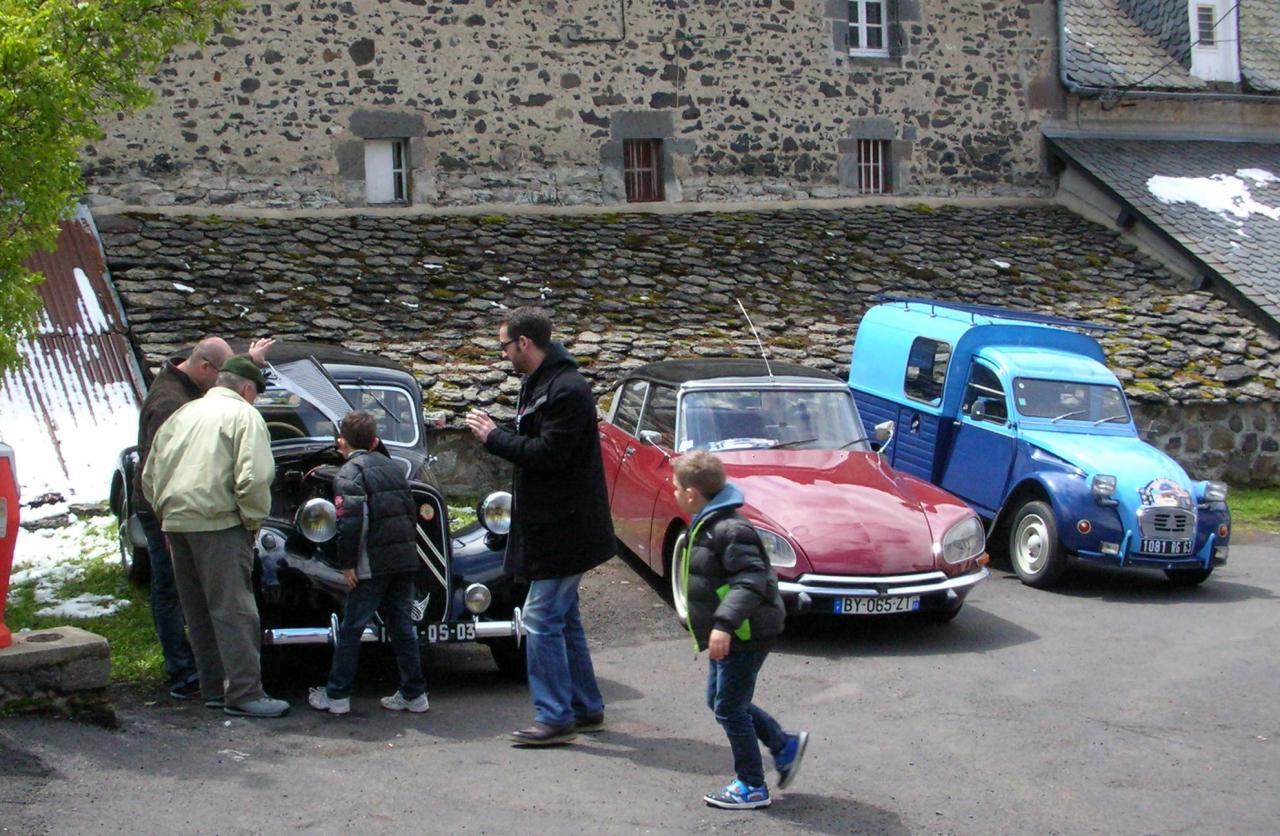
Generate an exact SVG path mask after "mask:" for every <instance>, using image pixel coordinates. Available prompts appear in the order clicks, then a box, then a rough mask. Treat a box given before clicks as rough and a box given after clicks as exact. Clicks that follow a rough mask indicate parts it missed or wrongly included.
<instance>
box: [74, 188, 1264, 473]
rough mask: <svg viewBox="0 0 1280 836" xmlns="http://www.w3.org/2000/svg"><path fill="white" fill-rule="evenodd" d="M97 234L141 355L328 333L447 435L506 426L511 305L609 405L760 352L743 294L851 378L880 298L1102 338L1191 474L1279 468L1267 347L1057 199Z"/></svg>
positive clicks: (764, 320) (109, 227) (782, 352)
mask: <svg viewBox="0 0 1280 836" xmlns="http://www.w3.org/2000/svg"><path fill="white" fill-rule="evenodd" d="M97 221H98V225H99V229H100V232H101V233H102V237H103V242H104V245H105V248H106V252H107V261H108V266H109V268H110V270H111V273H112V276H113V279H114V281H115V284H116V287H117V289H118V290H119V292H120V296H121V298H122V300H123V303H124V306H125V310H126V313H127V316H128V318H129V321H130V326H131V329H132V336H133V339H134V340H135V342H136V344H137V347H138V349H139V353H140V355H141V356H142V357H143V358H144V360H145V363H146V364H148V365H155V364H156V363H158V361H159V360H160V359H162V358H163V357H164V356H166V355H168V354H170V353H173V352H176V351H179V350H182V349H184V348H186V347H188V346H190V345H191V344H192V343H193V342H194V341H195V340H197V339H199V338H200V337H201V336H203V335H205V334H207V333H221V334H224V335H227V336H241V337H249V336H256V335H262V334H272V335H277V336H282V337H292V338H305V339H310V340H319V341H324V342H338V343H342V344H344V345H346V346H348V347H351V348H357V349H364V350H370V351H377V352H381V353H384V354H387V355H389V356H391V357H394V358H395V359H397V360H399V361H400V362H402V363H404V364H405V365H406V366H407V367H409V368H410V369H412V370H413V372H414V374H415V375H416V376H417V378H418V379H419V380H420V381H421V383H422V385H423V387H424V391H425V399H426V409H427V410H428V411H431V412H439V413H443V414H444V418H445V424H446V425H447V426H448V427H451V428H453V429H458V428H460V427H461V417H462V415H463V414H465V411H466V410H467V409H468V408H469V407H471V406H480V407H484V408H487V409H490V410H491V411H493V412H494V414H495V415H496V416H497V417H499V418H503V417H510V415H511V408H512V404H513V403H514V398H515V395H516V392H517V388H518V386H517V382H516V380H515V378H514V377H512V375H511V374H510V370H509V367H506V365H505V364H504V363H503V362H501V361H500V359H499V355H498V347H497V341H496V337H495V334H496V323H497V316H498V314H500V313H501V311H502V310H504V309H505V308H506V307H513V306H516V305H520V304H528V303H538V304H542V305H544V306H546V307H547V308H549V309H550V310H551V311H552V313H553V316H554V318H555V320H556V324H557V331H558V334H559V335H560V336H561V337H562V338H563V339H564V341H565V343H566V345H567V346H568V347H569V349H570V350H571V351H572V352H573V353H574V355H575V356H577V357H578V359H579V360H580V361H581V362H582V364H583V368H584V372H585V373H586V375H587V376H588V378H589V379H590V380H591V381H592V383H593V385H594V386H595V388H596V390H597V393H600V394H603V392H604V391H605V389H606V388H607V387H608V386H609V385H610V384H611V382H612V381H614V380H616V379H617V377H618V374H619V372H620V371H621V370H623V369H626V368H630V367H634V366H637V365H640V364H642V363H645V362H649V361H653V360H659V359H664V358H669V357H688V356H755V355H756V353H757V349H756V346H755V342H754V340H753V339H752V337H751V335H750V332H749V331H748V330H747V328H746V327H745V325H744V323H743V320H742V316H741V314H740V313H739V311H738V307H737V302H736V301H735V300H737V299H741V300H742V303H743V304H744V305H745V306H746V308H747V310H748V311H750V312H751V315H752V318H753V319H754V321H755V324H756V327H757V328H758V329H759V330H760V334H761V337H762V338H763V340H764V342H765V343H766V344H767V345H768V347H769V352H770V354H771V356H773V357H777V358H781V359H788V360H795V361H799V362H803V363H806V364H808V365H812V366H815V367H819V368H824V369H828V370H830V371H832V372H833V373H835V374H837V375H841V376H844V375H846V374H847V373H848V365H849V355H850V350H851V348H852V345H853V338H854V334H855V332H856V326H857V322H858V320H859V318H860V316H861V314H862V312H863V311H864V310H865V309H866V308H867V307H868V306H869V305H870V304H872V303H873V297H874V296H875V295H876V294H878V293H884V292H895V293H907V294H913V295H918V296H928V297H933V298H941V299H957V300H962V301H967V302H978V303H988V304H990V303H998V304H1003V305H1007V306H1011V307H1017V308H1024V309H1032V310H1039V311H1050V312H1054V313H1057V314H1060V315H1065V316H1069V317H1073V318H1078V319H1084V320H1089V321H1093V322H1098V323H1103V324H1108V325H1111V326H1114V329H1115V330H1114V331H1111V332H1109V333H1108V334H1106V335H1104V336H1103V337H1102V343H1103V346H1104V348H1105V349H1106V351H1107V352H1108V355H1109V357H1110V361H1111V363H1112V365H1113V367H1114V368H1115V371H1116V374H1117V376H1118V377H1119V378H1120V379H1121V381H1123V383H1124V385H1125V389H1126V392H1127V394H1128V395H1129V397H1130V399H1131V400H1132V401H1133V402H1134V404H1135V407H1136V409H1137V411H1138V412H1139V414H1140V415H1143V416H1147V417H1149V418H1154V419H1156V427H1155V428H1153V430H1152V432H1153V434H1154V435H1155V436H1156V437H1157V438H1167V439H1169V441H1168V443H1167V445H1166V446H1168V447H1169V449H1170V452H1171V453H1172V454H1173V455H1175V457H1178V458H1180V459H1181V460H1182V461H1183V462H1184V463H1185V464H1186V465H1187V466H1188V468H1189V469H1190V470H1191V472H1193V473H1195V474H1196V475H1198V476H1200V477H1202V478H1209V477H1211V476H1218V475H1222V474H1225V473H1230V475H1231V476H1232V477H1233V478H1235V479H1246V480H1247V479H1249V478H1250V476H1249V473H1255V472H1256V473H1259V474H1267V475H1266V476H1265V477H1264V478H1266V479H1273V478H1274V476H1275V474H1276V462H1277V454H1276V453H1275V451H1274V450H1269V449H1267V445H1268V442H1267V441H1266V438H1270V437H1273V436H1274V429H1275V427H1276V414H1277V412H1276V409H1277V404H1280V389H1278V388H1277V380H1278V379H1280V365H1278V363H1280V354H1278V351H1280V341H1278V340H1276V339H1274V338H1272V337H1270V336H1268V335H1267V334H1266V333H1264V332H1263V331H1261V330H1260V329H1258V328H1257V327H1255V326H1254V325H1252V324H1251V323H1249V322H1248V321H1247V320H1245V319H1244V318H1243V317H1242V316H1240V315H1239V313H1238V312H1237V311H1236V310H1234V309H1233V308H1231V306H1230V305H1228V304H1227V303H1226V302H1224V301H1223V300H1221V299H1218V298H1215V297H1214V296H1213V295H1212V294H1210V293H1208V292H1205V291H1187V290H1184V289H1181V288H1179V287H1178V285H1177V284H1176V283H1175V281H1174V280H1173V278H1172V277H1170V276H1169V275H1168V274H1166V273H1165V272H1163V271H1162V270H1161V268H1160V267H1159V266H1158V265H1156V264H1155V263H1154V262H1153V261H1151V260H1149V259H1147V258H1145V257H1143V256H1141V255H1140V254H1138V253H1137V252H1136V251H1135V250H1134V249H1133V248H1132V247H1130V246H1128V245H1124V244H1122V243H1121V242H1120V240H1119V238H1118V237H1117V235H1116V234H1115V233H1113V232H1110V231H1108V230H1106V229H1104V228H1102V227H1100V226H1097V225H1095V224H1091V223H1089V222H1087V221H1084V220H1082V219H1081V218H1079V217H1078V216H1076V215H1073V214H1071V213H1070V212H1068V211H1066V210H1064V209H1062V208H1060V207H1052V206H1043V205H1032V206H998V207H986V208H958V207H946V208H942V209H934V208H930V207H926V206H923V205H921V206H916V207H877V208H865V209H850V210H820V209H793V210H788V211H774V212H743V213H734V214H729V213H719V212H716V213H711V212H688V213H681V214H670V215H650V214H608V213H601V212H595V213H590V214H581V215H572V216H566V215H487V216H474V217H463V216H424V217H408V216H395V217H389V216H369V215H351V216H346V217H291V218H281V219H266V218H258V219H251V220H231V219H225V218H218V217H213V216H162V215H153V214H119V215H102V214H99V215H98V216H97ZM1237 419H1238V422H1239V424H1240V426H1239V427H1238V428H1236V427H1235V426H1234V424H1235V423H1236V422H1237ZM1258 421H1262V422H1263V424H1264V425H1265V426H1264V427H1263V428H1261V429H1258V428H1256V427H1255V424H1256V423H1257V422H1258ZM1208 426H1213V427H1221V426H1225V427H1227V429H1228V431H1229V432H1231V433H1232V434H1233V438H1234V441H1233V442H1232V444H1231V449H1230V450H1224V449H1222V447H1223V444H1224V443H1225V442H1224V441H1223V436H1222V435H1221V431H1219V432H1218V434H1217V435H1216V436H1215V435H1213V434H1212V433H1210V434H1209V435H1204V432H1205V427H1208ZM1166 427H1167V428H1166ZM1196 433H1200V435H1198V436H1197V435H1195V434H1196ZM1193 436H1194V437H1196V438H1200V439H1201V441H1200V442H1199V443H1197V442H1196V441H1194V440H1192V439H1193ZM1175 438H1176V439H1179V440H1178V441H1176V442H1175V440H1174V439H1175ZM1251 439H1252V440H1251ZM1175 445H1176V446H1175ZM1270 446H1274V444H1271V445H1270ZM464 447H465V445H464ZM459 449H464V448H459ZM1245 468H1249V473H1243V472H1242V470H1244V469H1245Z"/></svg>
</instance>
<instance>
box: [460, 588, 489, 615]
mask: <svg viewBox="0 0 1280 836" xmlns="http://www.w3.org/2000/svg"><path fill="white" fill-rule="evenodd" d="M462 600H463V602H464V603H465V604H466V605H467V609H468V610H469V611H471V612H473V613H475V614H476V615H479V614H480V613H482V612H484V611H485V610H487V609H489V604H491V603H493V593H492V592H490V591H489V587H487V586H485V585H484V584H482V583H473V584H471V586H468V587H467V591H466V592H464V593H462Z"/></svg>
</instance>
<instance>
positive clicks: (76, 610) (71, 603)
mask: <svg viewBox="0 0 1280 836" xmlns="http://www.w3.org/2000/svg"><path fill="white" fill-rule="evenodd" d="M126 603H127V602H126V601H121V600H120V599H119V598H112V597H111V596H110V595H92V594H89V593H85V594H84V595H77V596H76V597H74V598H67V599H66V600H64V601H59V602H57V603H56V604H54V605H53V606H49V607H42V608H41V609H39V610H36V615H39V616H43V617H45V618H103V617H104V616H108V615H114V614H115V613H117V612H118V611H119V610H120V609H121V608H122V607H123V606H124V605H125V604H126Z"/></svg>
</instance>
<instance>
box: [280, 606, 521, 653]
mask: <svg viewBox="0 0 1280 836" xmlns="http://www.w3.org/2000/svg"><path fill="white" fill-rule="evenodd" d="M338 623H339V622H338V616H337V614H336V613H335V614H333V615H331V616H330V617H329V626H328V627H281V628H279V629H275V630H263V631H262V643H263V644H269V645H286V644H328V645H334V644H336V643H337V641H338ZM475 625H476V638H477V639H503V638H511V637H514V638H516V639H518V640H519V639H523V638H524V636H525V634H526V633H527V631H526V630H525V626H524V619H523V618H522V617H521V614H520V608H519V607H516V609H515V611H514V612H513V613H512V614H511V620H510V621H480V620H479V619H475ZM390 640H391V639H390V636H389V635H388V634H387V632H386V631H385V630H382V629H380V628H378V627H372V626H370V627H365V628H364V634H363V635H362V636H360V641H362V642H378V643H383V644H385V643H387V642H389V641H390Z"/></svg>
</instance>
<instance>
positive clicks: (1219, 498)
mask: <svg viewBox="0 0 1280 836" xmlns="http://www.w3.org/2000/svg"><path fill="white" fill-rule="evenodd" d="M1204 501H1205V502H1226V501H1227V483H1226V482H1205V483H1204Z"/></svg>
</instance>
